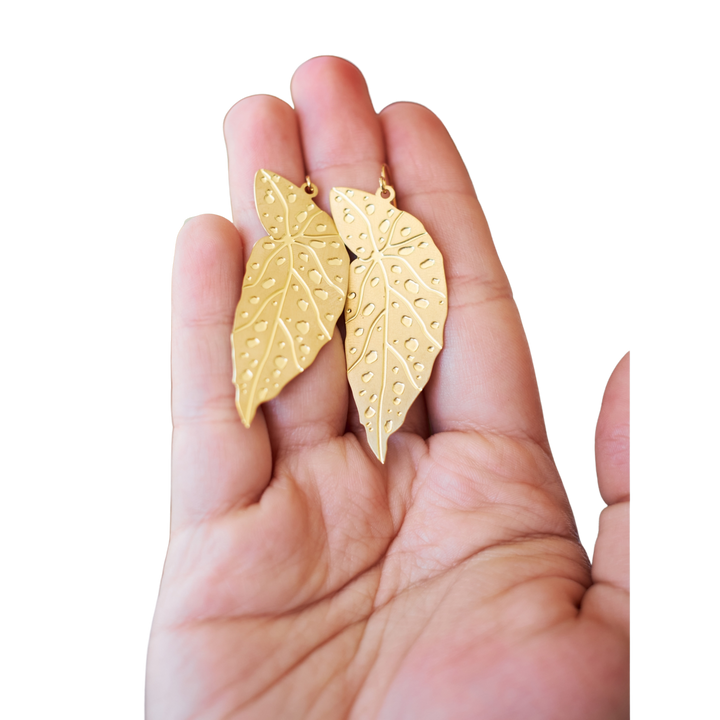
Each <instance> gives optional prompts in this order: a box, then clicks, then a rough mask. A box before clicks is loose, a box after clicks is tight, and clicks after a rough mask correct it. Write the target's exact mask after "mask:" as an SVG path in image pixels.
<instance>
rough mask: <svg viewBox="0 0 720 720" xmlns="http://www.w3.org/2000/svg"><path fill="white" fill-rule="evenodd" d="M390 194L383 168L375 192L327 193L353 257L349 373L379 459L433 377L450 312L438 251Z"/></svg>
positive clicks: (348, 319)
mask: <svg viewBox="0 0 720 720" xmlns="http://www.w3.org/2000/svg"><path fill="white" fill-rule="evenodd" d="M383 195H386V197H383ZM394 199H395V190H394V189H393V188H392V187H391V186H390V185H389V184H387V172H386V169H385V167H383V170H382V173H381V178H380V187H379V188H378V190H377V192H376V193H375V194H372V193H368V192H365V191H363V190H356V189H353V188H347V189H346V188H333V190H332V192H331V194H330V207H331V209H332V214H333V218H334V219H335V224H336V225H337V228H338V231H339V233H340V237H341V238H342V240H343V241H344V242H345V244H346V245H347V246H348V247H349V248H350V249H351V250H352V251H353V252H354V253H355V254H356V255H357V256H358V257H357V259H356V260H354V261H353V262H352V264H351V265H350V281H349V285H348V296H347V302H346V305H345V323H346V326H347V334H346V338H345V354H346V360H347V367H348V377H349V380H350V386H351V388H352V393H353V397H354V398H355V403H356V405H357V408H358V413H359V416H360V421H361V422H362V423H363V424H364V425H365V430H366V432H367V438H368V442H369V444H370V447H371V448H372V450H373V452H374V453H375V455H376V456H377V457H378V458H379V459H380V461H381V462H383V463H384V462H385V457H386V454H387V440H388V437H389V436H390V435H391V434H392V433H394V432H396V431H397V430H398V429H399V428H400V427H401V426H402V424H403V422H404V421H405V418H406V416H407V412H408V410H409V408H410V406H411V405H412V403H413V402H414V401H415V399H416V398H417V396H418V395H419V394H420V392H421V391H422V389H423V388H424V387H425V384H426V383H427V381H428V379H429V378H430V372H431V371H432V366H433V363H434V362H435V358H436V357H437V355H438V353H439V352H440V350H441V348H442V340H443V328H444V327H445V319H446V317H447V284H446V281H445V270H444V267H443V259H442V255H441V254H440V251H439V250H438V248H437V247H436V245H435V243H434V242H433V241H432V238H431V237H430V235H428V233H427V231H426V230H425V228H424V227H423V225H422V223H421V222H420V221H419V220H418V219H417V218H415V217H413V216H412V215H410V214H409V213H406V212H403V211H402V210H399V209H398V208H396V207H395V206H394V205H393V201H394Z"/></svg>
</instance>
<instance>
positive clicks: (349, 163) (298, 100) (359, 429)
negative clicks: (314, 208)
mask: <svg viewBox="0 0 720 720" xmlns="http://www.w3.org/2000/svg"><path fill="white" fill-rule="evenodd" d="M292 96H293V102H294V104H295V109H296V112H297V116H298V120H299V124H300V135H301V142H302V149H303V154H304V157H305V163H306V166H307V170H308V174H309V175H310V177H311V178H312V180H313V182H314V183H316V184H317V185H318V187H319V188H320V193H319V195H318V201H319V204H320V205H321V206H322V207H323V208H325V209H326V210H327V211H328V212H329V210H330V208H329V202H328V194H329V192H330V190H331V189H332V188H333V187H335V186H344V187H354V188H359V189H367V190H370V191H372V192H375V189H376V188H377V187H378V178H379V176H380V170H381V168H382V164H383V163H384V162H385V142H384V138H383V131H382V126H381V124H380V121H379V119H378V116H377V114H376V112H375V110H374V108H373V105H372V101H371V100H370V95H369V93H368V89H367V85H366V83H365V78H364V77H363V76H362V73H361V72H360V71H359V70H358V69H357V68H356V67H355V66H354V65H353V64H351V63H349V62H347V61H346V60H342V59H340V58H336V57H318V58H314V59H312V60H309V61H308V62H306V63H304V64H303V65H301V66H300V68H299V69H298V70H297V71H296V72H295V75H294V76H293V80H292ZM344 364H345V362H344V359H343V366H344ZM354 405H355V404H354V403H352V405H351V407H350V408H349V419H348V427H349V428H350V429H351V430H352V431H353V432H356V433H357V434H358V435H359V437H360V438H361V440H362V442H365V428H364V426H363V425H362V423H360V422H359V420H358V417H357V409H356V408H355V406H354ZM402 429H403V430H404V431H411V432H417V433H419V434H421V435H426V434H427V416H426V412H425V408H424V399H423V397H422V396H420V397H419V398H418V399H417V400H416V401H415V403H414V404H413V406H412V408H411V409H410V411H409V413H408V416H407V418H406V420H405V423H404V425H403V428H402ZM391 443H392V439H391Z"/></svg>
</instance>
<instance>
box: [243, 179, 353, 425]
mask: <svg viewBox="0 0 720 720" xmlns="http://www.w3.org/2000/svg"><path fill="white" fill-rule="evenodd" d="M316 194H317V188H316V187H315V186H314V185H313V184H312V183H311V182H310V179H309V178H306V183H305V184H304V185H302V186H300V187H298V186H296V185H294V184H293V183H291V182H290V181H289V180H286V179H285V178H283V177H281V176H280V175H278V174H277V173H273V172H270V171H268V170H258V172H257V174H256V175H255V206H256V207H257V211H258V215H259V217H260V222H261V223H262V224H263V226H264V227H265V229H266V230H267V232H268V233H269V234H268V236H267V237H264V238H262V239H261V240H258V242H257V243H256V244H255V247H253V249H252V252H251V253H250V259H249V260H248V263H247V268H246V270H245V278H244V280H243V287H242V294H241V297H240V302H239V303H238V306H237V310H236V311H235V324H234V326H233V332H232V357H233V383H234V384H235V404H236V406H237V409H238V413H239V414H240V418H241V419H242V421H243V423H244V424H245V426H246V427H250V423H252V421H253V418H254V417H255V413H256V411H257V408H258V406H259V405H260V404H261V403H263V402H267V401H268V400H271V399H272V398H274V397H275V396H277V394H278V393H279V392H280V391H281V390H282V388H283V387H285V385H287V384H288V383H289V382H290V381H291V380H292V379H293V378H294V377H296V376H297V375H298V374H300V373H301V372H303V371H304V370H305V369H306V368H308V367H310V365H311V363H312V362H313V360H315V358H316V357H317V354H318V352H319V351H320V348H321V347H322V346H323V345H324V344H325V343H326V342H328V340H330V338H332V334H333V331H334V329H335V324H336V322H337V320H338V318H339V317H340V316H341V315H342V311H343V306H344V304H345V296H346V292H347V282H348V265H349V258H348V254H347V251H346V250H345V247H344V245H343V243H342V242H341V240H340V238H339V237H338V234H337V229H336V227H335V223H334V222H333V220H332V218H331V217H330V216H329V215H328V214H327V213H326V212H324V211H323V210H321V209H320V208H319V207H318V206H317V205H316V204H315V202H314V201H313V198H314V197H315V195H316Z"/></svg>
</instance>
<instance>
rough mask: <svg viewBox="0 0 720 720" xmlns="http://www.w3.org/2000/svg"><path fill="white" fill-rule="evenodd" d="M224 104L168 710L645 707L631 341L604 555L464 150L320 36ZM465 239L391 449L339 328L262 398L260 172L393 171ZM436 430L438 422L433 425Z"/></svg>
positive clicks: (188, 316)
mask: <svg viewBox="0 0 720 720" xmlns="http://www.w3.org/2000/svg"><path fill="white" fill-rule="evenodd" d="M292 94H293V102H294V105H295V109H293V108H291V107H290V106H289V105H287V104H285V103H284V102H282V101H281V100H279V99H277V98H274V97H269V96H254V97H250V98H246V99H245V100H242V101H241V102H239V103H237V104H236V105H235V106H234V107H233V108H232V109H231V110H230V112H229V113H228V115H227V117H226V119H225V136H226V141H227V148H228V156H229V175H230V193H231V198H232V209H233V223H230V222H229V221H227V220H225V219H223V218H220V217H217V216H212V215H205V216H201V217H196V218H193V219H191V220H189V221H187V222H186V223H185V225H184V226H183V228H182V230H181V231H180V234H179V236H178V241H177V248H176V255H175V264H174V268H173V321H172V322H173V340H172V378H173V394H172V403H173V422H174V435H173V485H172V527H171V537H170V544H169V548H168V555H167V560H166V564H165V569H164V574H163V578H162V585H161V589H160V595H159V599H158V604H157V610H156V614H155V618H154V622H153V628H152V634H151V639H150V647H149V655H148V670H147V717H148V718H149V719H150V720H153V719H155V718H158V719H159V718H162V719H163V720H171V719H172V720H174V719H180V718H183V719H186V718H187V719H189V718H263V719H267V718H353V719H361V718H363V719H364V718H382V719H393V720H396V719H398V718H412V719H413V720H418V719H421V718H432V719H433V720H438V719H441V718H452V719H453V720H462V719H464V718H482V719H483V720H495V719H498V720H499V719H503V720H507V719H513V718H521V719H527V718H532V719H533V720H546V719H547V720H551V719H552V720H562V719H564V718H567V719H568V720H578V718H582V719H583V720H594V719H598V720H599V719H603V720H605V719H609V718H626V717H628V598H629V596H628V511H629V486H628V452H629V451H628V432H629V430H628V427H629V425H628V412H629V411H628V395H629V357H628V356H625V357H624V358H623V359H622V360H621V361H620V363H619V365H618V366H617V368H616V369H615V371H614V373H613V374H612V376H611V378H610V380H609V383H608V387H607V390H606V393H605V397H604V400H603V405H602V409H601V412H600V419H599V422H598V430H597V443H596V457H597V469H598V482H599V486H600V492H601V493H602V496H603V498H604V500H605V502H606V503H607V508H605V510H604V511H603V513H602V515H601V517H600V534H599V538H598V542H597V545H596V547H595V553H594V558H593V563H592V565H591V564H590V562H589V561H588V558H587V555H586V553H585V551H584V549H583V548H582V546H581V545H580V543H579V541H578V537H577V532H576V529H575V524H574V520H573V516H572V512H571V509H570V507H569V504H568V501H567V498H566V495H565V491H564V489H563V486H562V482H561V480H560V477H559V475H558V472H557V469H556V467H555V464H554V462H553V459H552V455H551V452H550V448H549V445H548V441H547V436H546V431H545V426H544V421H543V416H542V409H541V406H540V400H539V395H538V390H537V384H536V381H535V375H534V371H533V366H532V360H531V357H530V352H529V349H528V346H527V342H526V339H525V335H524V332H523V329H522V325H521V322H520V317H519V315H518V311H517V308H516V306H515V303H514V301H513V299H512V294H511V291H510V286H509V284H508V281H507V278H506V276H505V273H504V271H503V269H502V266H501V264H500V261H499V259H498V257H497V254H496V252H495V248H494V246H493V242H492V238H491V236H490V232H489V229H488V226H487V223H486V221H485V217H484V215H483V211H482V209H481V207H480V204H479V202H478V200H477V198H476V196H475V193H474V190H473V187H472V184H471V181H470V178H469V176H468V174H467V171H466V169H465V166H464V165H463V162H462V160H461V158H460V155H459V154H458V151H457V149H456V148H455V146H454V144H453V142H452V140H451V139H450V136H449V135H448V133H447V131H446V130H445V128H444V127H443V125H442V124H441V122H440V121H439V120H438V119H437V118H436V117H435V115H433V114H432V113H431V112H430V111H429V110H427V109H426V108H424V107H421V106H419V105H415V104H411V103H397V104H394V105H391V106H389V107H387V108H385V110H383V111H382V112H381V113H380V114H376V113H375V112H374V110H373V107H372V105H371V102H370V98H369V95H368V91H367V87H366V84H365V81H364V79H363V77H362V75H361V74H360V72H359V71H358V70H357V68H355V67H354V66H353V65H351V64H350V63H348V62H346V61H344V60H340V59H338V58H330V57H322V58H315V59H313V60H310V61H309V62H307V63H305V64H304V65H302V66H301V67H300V68H299V69H298V70H297V72H296V73H295V76H294V77H293V81H292ZM383 162H387V163H388V164H389V167H390V169H391V181H392V183H393V185H394V187H395V188H396V190H397V201H398V205H399V207H401V208H402V209H404V210H407V211H408V212H410V213H412V214H413V215H416V216H417V217H419V218H421V220H422V222H423V223H424V225H425V227H426V228H427V230H428V231H429V233H430V234H431V236H432V237H433V238H434V240H435V242H436V244H437V245H438V247H439V248H440V250H441V251H442V253H443V255H444V258H445V268H446V274H447V279H448V288H449V315H448V321H447V325H446V328H445V347H444V349H443V351H442V353H441V354H440V355H439V357H438V359H437V362H436V364H435V367H434V370H433V375H432V379H431V380H430V382H429V384H428V386H427V387H426V389H425V392H424V393H423V394H422V395H421V396H420V397H419V398H418V400H417V401H416V402H415V404H414V406H413V408H412V410H411V412H410V413H409V414H408V418H407V420H406V422H405V425H404V426H403V428H402V429H401V430H400V431H398V432H396V433H395V434H393V435H392V436H391V438H390V441H389V449H388V460H387V463H386V464H385V465H384V466H383V465H381V464H380V463H379V462H378V461H377V460H376V459H375V457H374V456H373V454H372V452H371V451H370V450H369V448H368V446H367V443H366V440H365V431H364V428H363V427H362V426H361V425H360V424H359V422H358V418H357V411H356V409H355V406H354V403H353V402H352V399H351V398H349V396H348V385H347V379H346V373H345V357H344V352H343V347H342V340H341V337H340V334H339V331H338V330H336V332H335V336H334V338H333V340H332V341H331V342H330V343H328V344H327V345H326V346H325V347H324V348H323V349H322V351H321V352H320V354H319V355H318V358H317V360H316V361H315V363H314V364H313V365H312V366H311V367H310V368H309V369H308V370H307V371H306V372H304V373H303V374H301V375H300V376H299V377H298V378H297V379H295V380H293V381H292V382H291V383H290V384H289V385H288V386H287V387H286V388H285V389H284V390H283V392H282V393H281V395H280V396H279V397H278V398H277V399H275V400H273V401H271V402H269V403H266V404H264V405H262V406H261V408H260V410H259V411H258V414H257V417H256V418H255V421H254V422H253V424H252V426H251V428H250V429H246V428H244V427H243V425H242V424H241V422H240V419H239V418H238V415H237V412H236V409H235V404H234V388H233V386H232V384H231V382H230V378H231V374H232V368H231V357H230V333H231V329H232V322H233V315H234V311H235V306H236V304H237V301H238V298H239V296H240V286H241V281H242V277H243V273H244V267H245V258H247V256H248V254H249V252H250V249H251V248H252V246H253V244H254V243H255V242H256V241H257V240H258V239H259V238H261V237H262V236H263V234H264V232H263V230H262V226H261V225H260V223H259V221H258V219H257V216H256V212H255V206H254V198H253V177H254V174H255V172H256V170H257V169H258V168H260V167H264V168H270V169H272V170H273V171H275V172H278V173H280V174H281V175H283V176H285V177H287V178H288V179H290V180H292V181H294V182H296V183H302V182H303V180H304V177H305V175H306V174H309V175H310V176H311V178H312V181H313V182H314V183H315V184H316V185H318V187H319V188H320V189H321V192H320V195H319V196H318V198H317V201H318V202H319V203H320V205H321V206H322V207H323V208H324V209H325V210H328V209H329V208H328V203H327V192H328V190H329V189H330V188H331V187H333V186H334V185H345V186H348V187H357V188H363V189H365V188H366V189H368V190H372V191H374V190H375V188H376V187H377V183H378V174H379V169H380V167H381V164H382V163H383ZM430 428H432V434H431V432H430Z"/></svg>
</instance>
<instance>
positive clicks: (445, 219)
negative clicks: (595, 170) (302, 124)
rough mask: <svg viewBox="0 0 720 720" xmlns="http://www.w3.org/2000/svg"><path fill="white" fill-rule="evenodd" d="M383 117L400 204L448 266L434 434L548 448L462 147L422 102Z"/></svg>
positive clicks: (528, 364) (512, 309)
mask: <svg viewBox="0 0 720 720" xmlns="http://www.w3.org/2000/svg"><path fill="white" fill-rule="evenodd" d="M380 120H381V122H382V126H383V130H384V135H385V142H386V146H387V153H388V161H389V164H390V170H391V175H392V179H393V184H394V186H395V189H396V192H397V199H398V207H400V208H401V209H403V210H406V211H408V212H410V213H411V214H413V215H415V216H416V217H417V218H418V219H419V220H420V221H421V222H422V223H423V224H424V225H425V227H426V229H427V230H428V232H429V233H430V235H431V237H432V238H433V239H434V241H435V243H436V244H437V245H438V247H439V248H440V251H441V252H442V254H443V257H444V261H445V273H446V276H447V281H448V294H449V298H448V319H447V323H446V326H445V343H444V349H443V350H442V352H441V354H440V355H439V357H438V359H437V361H436V363H435V366H434V369H433V375H432V378H431V379H430V382H429V383H428V386H427V388H426V390H425V398H426V403H427V408H428V415H429V418H430V422H431V425H432V428H433V430H434V431H436V432H437V431H443V430H488V429H489V430H492V431H496V432H501V433H506V434H512V435H521V436H526V437H530V438H532V439H534V440H537V441H539V442H542V443H544V442H545V429H544V424H543V419H542V411H541V407H540V400H539V396H538V391H537V385H536V382H535V375H534V371H533V366H532V360H531V358H530V352H529V350H528V346H527V342H526V339H525V334H524V332H523V328H522V324H521V322H520V317H519V315H518V312H517V308H516V306H515V303H514V302H513V299H512V294H511V291H510V286H509V284H508V281H507V278H506V276H505V273H504V271H503V268H502V266H501V264H500V260H499V259H498V256H497V253H496V251H495V247H494V245H493V242H492V238H491V236H490V231H489V229H488V226H487V223H486V221H485V216H484V214H483V211H482V209H481V207H480V204H479V202H478V200H477V198H476V196H475V192H474V190H473V186H472V183H471V181H470V177H469V176H468V173H467V170H466V169H465V166H464V164H463V162H462V159H461V157H460V155H459V154H458V151H457V148H456V147H455V145H454V144H453V141H452V139H451V138H450V136H449V135H448V133H447V130H446V129H445V128H444V126H443V125H442V123H441V122H440V121H439V120H438V119H437V118H436V117H435V115H433V114H432V113H431V112H430V111H429V110H427V109H426V108H424V107H421V106H419V105H414V104H410V103H398V104H396V105H391V106H390V107H388V108H385V110H383V112H382V113H381V114H380Z"/></svg>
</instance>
